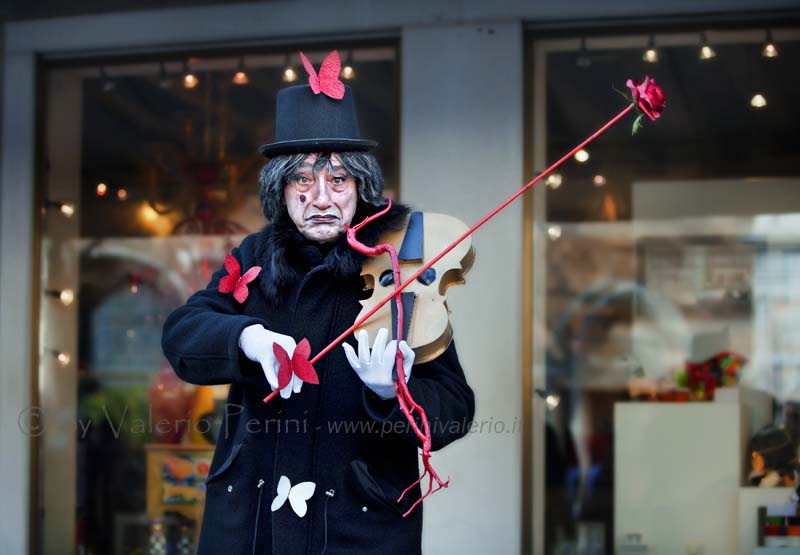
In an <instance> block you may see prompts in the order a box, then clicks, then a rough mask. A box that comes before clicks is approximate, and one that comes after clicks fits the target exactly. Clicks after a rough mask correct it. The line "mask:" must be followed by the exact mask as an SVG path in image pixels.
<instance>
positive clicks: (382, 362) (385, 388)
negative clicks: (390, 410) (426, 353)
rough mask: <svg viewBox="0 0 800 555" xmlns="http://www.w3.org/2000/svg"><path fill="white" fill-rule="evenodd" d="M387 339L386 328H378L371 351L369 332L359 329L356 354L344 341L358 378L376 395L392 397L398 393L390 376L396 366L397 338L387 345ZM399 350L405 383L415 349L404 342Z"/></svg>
mask: <svg viewBox="0 0 800 555" xmlns="http://www.w3.org/2000/svg"><path fill="white" fill-rule="evenodd" d="M388 338H389V330H387V329H386V328H381V329H379V330H378V335H377V336H376V337H375V344H374V345H373V346H372V354H371V355H370V351H369V333H367V330H361V331H360V332H358V356H356V352H355V351H354V350H353V347H351V346H350V345H349V344H347V343H343V344H342V347H344V352H345V355H347V362H349V363H350V366H352V367H353V370H355V371H356V374H358V377H359V378H361V381H362V382H364V385H366V386H367V387H368V388H370V389H371V390H372V391H373V392H375V395H377V396H378V397H380V398H381V399H393V398H395V397H396V396H397V392H396V391H395V389H394V380H393V379H392V374H393V372H392V370H393V369H394V365H395V355H396V354H397V341H396V340H394V339H393V340H392V341H390V342H389V344H388V345H387V344H386V340H387V339H388ZM400 352H401V353H402V355H403V372H404V373H405V375H406V382H408V378H410V377H411V367H412V366H413V365H414V351H413V350H412V349H411V347H409V346H408V343H406V342H405V341H401V342H400Z"/></svg>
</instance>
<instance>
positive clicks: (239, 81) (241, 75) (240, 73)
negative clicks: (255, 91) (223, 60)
mask: <svg viewBox="0 0 800 555" xmlns="http://www.w3.org/2000/svg"><path fill="white" fill-rule="evenodd" d="M249 82H250V80H249V79H248V78H247V74H246V73H245V72H244V56H242V57H241V58H239V65H238V66H237V68H236V73H235V74H234V76H233V84H234V85H246V84H247V83H249Z"/></svg>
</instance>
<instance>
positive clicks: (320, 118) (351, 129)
mask: <svg viewBox="0 0 800 555" xmlns="http://www.w3.org/2000/svg"><path fill="white" fill-rule="evenodd" d="M377 145H378V143H376V142H375V141H370V140H367V139H362V138H361V133H360V132H359V130H358V119H357V117H356V107H355V103H354V102H353V91H352V90H351V89H350V87H349V86H348V85H345V87H344V97H343V98H342V99H341V100H336V99H333V98H330V97H328V96H327V95H325V94H314V92H313V91H312V90H311V87H310V86H309V85H296V86H294V87H287V88H285V89H281V90H280V91H278V99H277V102H276V115H275V142H274V143H270V144H265V145H261V146H260V147H259V149H258V150H259V152H261V154H263V155H264V156H267V157H272V156H277V155H279V154H296V153H299V152H345V151H353V150H361V151H364V150H371V149H373V148H375V147H376V146H377Z"/></svg>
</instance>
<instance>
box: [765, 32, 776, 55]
mask: <svg viewBox="0 0 800 555" xmlns="http://www.w3.org/2000/svg"><path fill="white" fill-rule="evenodd" d="M761 55H762V56H764V57H765V58H777V57H778V46H777V45H776V44H775V41H774V40H772V31H770V30H769V29H767V38H766V40H765V41H764V48H762V49H761Z"/></svg>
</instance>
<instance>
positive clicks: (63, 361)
mask: <svg viewBox="0 0 800 555" xmlns="http://www.w3.org/2000/svg"><path fill="white" fill-rule="evenodd" d="M50 353H51V354H52V355H53V356H54V357H55V359H56V360H57V361H58V364H59V365H60V366H66V365H68V364H69V362H70V360H72V358H71V357H70V356H69V353H65V352H63V351H58V350H56V349H50Z"/></svg>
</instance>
